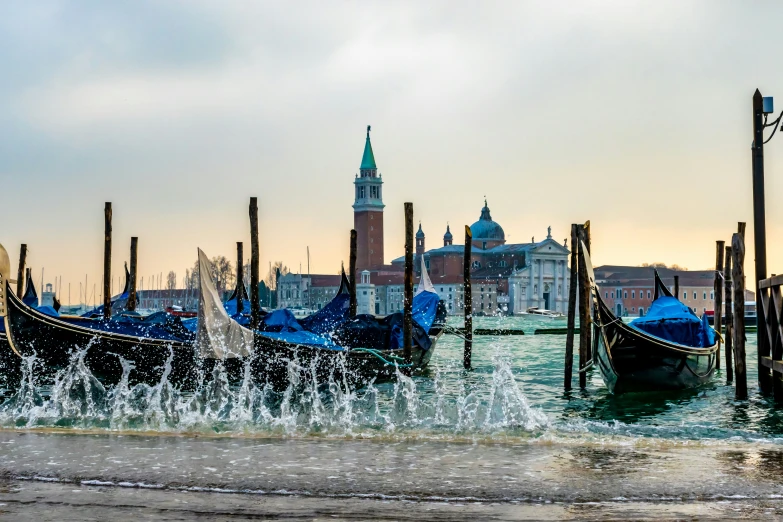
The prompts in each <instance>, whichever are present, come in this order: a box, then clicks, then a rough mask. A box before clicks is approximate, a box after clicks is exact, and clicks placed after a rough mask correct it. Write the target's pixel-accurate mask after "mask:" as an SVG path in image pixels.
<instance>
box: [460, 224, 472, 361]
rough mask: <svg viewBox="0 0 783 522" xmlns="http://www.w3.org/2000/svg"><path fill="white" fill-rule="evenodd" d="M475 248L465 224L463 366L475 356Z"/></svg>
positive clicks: (468, 228)
mask: <svg viewBox="0 0 783 522" xmlns="http://www.w3.org/2000/svg"><path fill="white" fill-rule="evenodd" d="M472 249H473V234H472V233H471V231H470V227H469V226H467V225H465V254H464V257H463V262H462V276H463V283H462V302H463V310H464V313H465V349H464V351H463V353H462V366H463V367H464V368H465V369H466V370H470V368H471V364H472V363H471V359H472V357H473V292H472V290H471V286H470V255H471V251H472Z"/></svg>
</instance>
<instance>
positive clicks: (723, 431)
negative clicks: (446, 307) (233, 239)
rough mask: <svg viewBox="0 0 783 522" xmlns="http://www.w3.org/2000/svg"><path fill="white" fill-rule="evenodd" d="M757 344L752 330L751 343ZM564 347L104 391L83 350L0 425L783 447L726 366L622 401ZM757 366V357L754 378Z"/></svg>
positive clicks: (126, 383)
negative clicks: (387, 377)
mask: <svg viewBox="0 0 783 522" xmlns="http://www.w3.org/2000/svg"><path fill="white" fill-rule="evenodd" d="M476 321H477V324H476V326H477V327H490V328H492V327H495V328H496V327H507V328H508V327H510V328H520V327H521V328H524V329H526V330H529V329H531V328H532V327H539V325H535V324H534V325H532V326H531V324H530V323H529V322H522V321H517V320H516V319H503V320H497V319H491V318H477V319H476ZM526 321H529V319H528V320H526ZM541 326H551V324H548V323H547V324H546V325H541ZM754 341H755V336H753V334H751V335H749V343H751V345H750V346H749V348H748V351H749V352H750V351H751V350H752V343H753V342H754ZM564 342H565V337H564V336H533V335H525V336H510V337H482V336H479V337H477V338H476V339H475V340H474V352H473V369H472V370H471V371H465V370H464V369H463V368H462V341H461V340H460V339H459V338H457V337H452V336H444V337H442V338H441V339H440V341H439V342H438V344H437V346H436V351H435V353H434V355H433V358H432V362H431V363H430V368H429V369H428V370H427V371H426V372H425V373H424V374H422V375H415V376H413V377H407V376H405V375H403V374H402V373H400V372H397V375H396V379H394V380H392V381H391V382H382V383H378V382H369V383H367V384H366V385H365V386H364V387H362V388H358V389H356V388H352V387H351V386H349V385H348V383H347V382H345V381H344V380H343V377H342V375H343V374H344V372H340V371H336V372H335V373H333V374H331V375H327V376H325V377H321V379H320V381H318V380H317V379H316V378H315V376H316V375H317V373H316V367H315V366H314V365H311V366H308V367H303V366H302V365H303V363H302V362H301V361H299V360H297V359H295V358H294V359H292V360H290V361H288V362H287V365H288V367H287V374H288V383H287V386H286V387H285V388H283V389H280V388H273V387H271V386H269V385H262V384H257V383H256V382H254V380H253V379H252V378H251V375H252V373H251V368H250V366H249V365H247V366H246V367H245V368H244V379H242V380H241V382H240V383H239V385H229V381H228V378H227V373H226V370H225V368H224V367H223V366H222V365H221V364H216V365H215V366H214V368H213V369H212V370H211V375H208V376H207V377H209V378H203V377H204V376H202V382H201V384H200V385H199V386H197V387H196V390H195V391H183V390H180V389H178V388H177V387H176V386H174V385H173V384H172V383H171V382H170V380H169V375H170V373H171V361H172V357H173V352H172V353H170V354H169V359H168V360H167V361H166V362H165V364H164V367H163V368H162V370H163V371H162V376H161V378H160V380H159V382H157V383H155V384H154V385H146V384H131V381H130V380H129V376H130V375H131V374H132V371H133V370H134V367H135V365H137V364H141V363H139V362H137V361H131V360H124V359H122V358H119V361H120V364H121V366H122V378H121V379H120V380H119V382H118V383H117V384H116V385H114V386H110V387H105V386H104V385H102V384H101V383H100V382H99V381H98V380H97V379H95V377H94V376H93V375H92V373H91V372H90V370H89V368H88V367H87V365H86V364H85V355H86V351H87V349H88V348H89V347H85V348H83V349H81V350H75V351H74V352H73V354H72V356H71V359H70V362H69V364H68V366H67V367H66V368H64V369H63V370H61V371H60V372H59V373H58V374H57V376H56V378H55V380H54V384H52V385H51V386H41V385H39V384H38V383H37V382H36V380H35V375H36V372H35V370H36V367H37V365H39V364H40V362H39V360H38V359H36V357H35V356H34V355H33V356H30V357H26V358H24V359H23V360H22V361H21V374H22V377H21V380H20V384H19V386H18V388H16V389H15V390H13V391H12V392H11V393H9V394H7V397H8V398H7V399H5V400H4V402H2V403H0V427H5V428H49V427H63V428H74V429H89V430H123V431H126V430H130V431H140V432H157V431H162V432H196V433H221V434H222V433H229V434H242V435H252V436H267V435H272V436H285V437H291V436H292V437H302V436H318V437H322V436H323V437H376V438H392V439H395V438H417V439H418V438H424V439H437V440H443V439H446V440H449V439H460V440H462V439H468V440H477V439H478V440H485V439H490V440H505V439H508V438H509V437H512V438H515V439H518V438H524V439H525V440H539V439H542V440H545V441H549V440H552V438H553V437H555V438H559V437H566V438H570V437H579V438H585V437H592V438H593V439H595V440H599V441H604V440H606V439H607V438H613V439H617V438H618V437H620V438H629V437H630V438H631V440H633V441H636V440H644V439H651V438H653V439H673V440H705V439H711V440H725V439H731V438H734V439H738V440H745V441H747V440H765V441H768V442H769V441H771V442H773V443H779V442H783V411H779V410H778V409H776V408H774V407H771V406H770V404H769V403H768V400H767V399H764V398H762V397H759V396H758V395H755V396H752V397H751V399H750V400H749V401H735V400H734V399H733V388H732V387H731V386H725V385H724V384H723V380H724V379H723V376H722V375H721V373H720V372H719V373H718V374H717V375H716V377H715V378H714V379H713V381H712V383H710V384H709V385H707V386H705V387H703V388H700V389H698V390H692V391H688V392H682V393H674V394H672V393H670V394H647V395H642V394H631V395H627V396H612V395H610V394H609V393H608V392H607V391H606V388H605V387H604V386H603V383H602V381H601V378H600V375H599V374H598V372H597V371H591V373H590V374H589V376H588V386H587V388H586V389H584V390H578V389H576V388H575V391H573V392H568V393H564V392H563V389H562V386H563V384H562V371H563V370H562V365H563V361H562V354H563V344H564ZM307 364H310V363H307ZM753 364H754V360H753V358H750V360H749V365H748V373H749V374H751V375H752V374H753V373H754V368H753ZM338 370H339V368H338ZM305 375H307V376H308V377H309V378H307V379H305V378H303V376H305ZM574 379H576V376H575V377H574Z"/></svg>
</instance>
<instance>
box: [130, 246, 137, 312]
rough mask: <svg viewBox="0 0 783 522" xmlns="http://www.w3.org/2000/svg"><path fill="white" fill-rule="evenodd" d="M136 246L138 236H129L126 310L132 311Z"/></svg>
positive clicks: (134, 292)
mask: <svg viewBox="0 0 783 522" xmlns="http://www.w3.org/2000/svg"><path fill="white" fill-rule="evenodd" d="M138 248H139V238H138V237H132V238H131V247H130V281H128V288H129V290H128V292H129V294H128V310H130V311H131V312H133V311H134V310H136V303H137V299H136V273H137V269H138V263H137V259H138Z"/></svg>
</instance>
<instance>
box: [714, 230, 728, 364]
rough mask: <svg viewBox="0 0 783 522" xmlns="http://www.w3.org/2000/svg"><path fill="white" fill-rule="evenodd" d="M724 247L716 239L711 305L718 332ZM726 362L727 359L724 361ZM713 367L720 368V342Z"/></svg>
mask: <svg viewBox="0 0 783 522" xmlns="http://www.w3.org/2000/svg"><path fill="white" fill-rule="evenodd" d="M725 248H726V242H725V241H716V242H715V281H714V282H713V285H712V291H713V296H714V298H715V299H714V300H713V302H714V303H715V306H713V319H714V321H713V326H714V327H715V331H716V332H718V334H720V332H721V331H722V330H721V325H722V324H723V321H722V316H723V310H722V309H721V307H722V306H723V277H722V274H723V251H724V249H725ZM726 363H727V364H728V360H727V361H726ZM715 368H716V369H720V343H718V352H717V354H716V360H715Z"/></svg>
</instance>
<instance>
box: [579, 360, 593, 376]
mask: <svg viewBox="0 0 783 522" xmlns="http://www.w3.org/2000/svg"><path fill="white" fill-rule="evenodd" d="M592 367H593V359H590V362H589V363H587V364H586V365H585V366H584V367H583V368H579V372H578V373H584V372H586V371H587V370H589V369H590V368H592Z"/></svg>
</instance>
